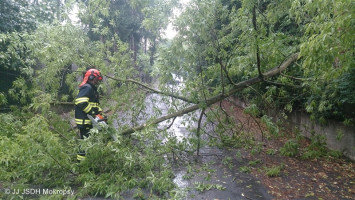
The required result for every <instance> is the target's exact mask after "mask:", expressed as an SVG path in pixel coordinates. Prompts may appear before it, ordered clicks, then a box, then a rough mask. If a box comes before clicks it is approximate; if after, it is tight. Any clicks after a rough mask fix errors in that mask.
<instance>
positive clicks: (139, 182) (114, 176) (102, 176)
mask: <svg viewBox="0 0 355 200" xmlns="http://www.w3.org/2000/svg"><path fill="white" fill-rule="evenodd" d="M0 117H1V120H0V138H1V139H0V149H1V152H2V153H1V154H0V160H1V163H0V180H1V184H2V186H3V187H4V188H5V189H11V190H20V191H21V190H23V189H26V188H27V189H28V188H50V189H60V190H63V189H66V190H73V191H74V195H67V196H63V195H50V196H48V195H47V196H43V195H34V196H26V195H22V194H10V195H6V194H3V193H1V194H0V198H1V199H23V198H25V199H26V198H57V199H58V198H59V199H61V198H65V199H77V198H80V197H85V196H103V197H110V198H114V199H120V198H121V194H122V193H123V192H125V191H127V190H135V191H137V192H136V193H135V196H139V197H142V196H144V195H146V198H147V197H148V196H149V197H150V198H160V199H164V198H168V197H171V198H174V195H177V194H179V193H178V192H177V190H176V188H175V184H174V183H173V181H172V180H173V177H174V176H173V173H172V170H171V164H170V162H169V160H172V149H171V145H172V144H170V145H164V142H163V140H164V141H169V137H168V135H167V134H166V133H165V132H160V133H159V134H158V133H157V132H156V130H155V129H154V130H153V129H146V130H144V131H142V132H139V133H136V134H133V135H131V136H122V135H119V134H118V133H117V130H115V129H113V128H110V127H108V126H107V127H103V130H101V131H100V132H99V131H97V129H92V130H91V136H90V137H88V138H86V139H85V140H82V141H78V140H77V137H76V134H77V133H76V130H72V129H71V128H70V126H69V123H68V122H67V121H63V120H61V119H60V117H59V116H58V115H56V114H54V113H52V112H48V113H46V114H45V115H40V114H33V113H30V112H19V113H18V114H15V113H12V114H0ZM111 134H115V135H116V136H117V138H118V139H117V141H113V140H112V139H111V137H110V135H111ZM172 141H175V143H176V144H175V145H174V146H175V147H181V149H186V147H185V146H184V145H181V144H179V145H178V144H177V143H178V142H177V141H176V140H172ZM170 143H171V142H170ZM79 145H80V146H81V148H82V149H85V150H86V152H87V157H86V159H85V160H84V161H82V162H81V163H78V162H77V161H76V153H77V152H78V147H79ZM178 151H179V149H178V148H177V149H175V152H178ZM140 191H147V192H146V193H145V194H143V193H142V192H140Z"/></svg>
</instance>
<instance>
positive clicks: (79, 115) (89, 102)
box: [75, 83, 102, 128]
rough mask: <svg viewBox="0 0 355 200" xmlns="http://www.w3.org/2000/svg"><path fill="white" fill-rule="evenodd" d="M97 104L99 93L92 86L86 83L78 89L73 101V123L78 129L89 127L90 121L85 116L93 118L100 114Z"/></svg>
mask: <svg viewBox="0 0 355 200" xmlns="http://www.w3.org/2000/svg"><path fill="white" fill-rule="evenodd" d="M99 104H100V102H99V93H98V92H97V88H96V87H95V86H94V85H91V84H90V83H86V84H85V85H83V86H81V87H80V88H79V94H78V96H77V97H76V99H75V123H76V124H77V126H78V128H81V127H84V126H85V125H86V126H91V121H90V119H89V118H88V117H87V114H90V115H91V116H93V117H94V118H95V115H97V114H99V113H100V112H102V109H101V108H100V106H99Z"/></svg>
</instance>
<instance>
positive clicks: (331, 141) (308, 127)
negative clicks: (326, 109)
mask: <svg viewBox="0 0 355 200" xmlns="http://www.w3.org/2000/svg"><path fill="white" fill-rule="evenodd" d="M287 123H288V125H289V128H292V129H296V128H297V129H299V130H300V131H301V134H303V135H304V136H306V137H308V138H309V137H310V136H311V132H312V131H314V132H315V133H317V134H321V135H324V136H325V137H326V139H327V147H328V148H329V149H333V150H338V151H340V152H342V153H343V154H344V156H346V157H348V158H349V159H351V160H353V161H355V127H350V126H345V125H343V124H342V123H340V122H335V121H329V123H328V124H327V125H324V126H323V125H320V124H317V123H315V122H313V121H311V120H310V119H309V116H308V115H307V114H306V113H303V112H293V113H291V114H290V115H289V118H288V120H287ZM339 133H341V134H342V135H343V136H342V137H341V138H340V139H339V140H338V139H337V135H338V134H339Z"/></svg>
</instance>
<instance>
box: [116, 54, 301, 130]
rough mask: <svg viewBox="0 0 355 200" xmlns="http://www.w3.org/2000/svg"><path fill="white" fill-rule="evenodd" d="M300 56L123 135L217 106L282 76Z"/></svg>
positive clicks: (294, 55) (296, 55)
mask: <svg viewBox="0 0 355 200" xmlns="http://www.w3.org/2000/svg"><path fill="white" fill-rule="evenodd" d="M298 55H299V54H298V53H295V54H293V55H291V56H290V57H289V58H288V59H287V60H285V61H284V62H283V63H282V64H281V65H280V66H277V67H275V68H273V69H271V70H270V71H268V72H266V73H263V76H262V77H260V76H257V77H254V78H251V79H249V80H246V81H242V82H240V83H237V84H234V86H233V88H232V89H231V90H229V91H227V92H225V93H224V94H219V95H216V96H214V97H211V98H209V99H207V100H205V101H200V102H199V103H198V104H195V105H192V106H189V107H187V108H184V109H182V110H179V111H177V112H175V113H172V114H169V115H166V116H163V117H160V118H158V119H154V120H151V121H149V120H148V122H146V123H145V124H143V125H140V126H136V127H133V128H129V129H126V130H124V131H122V134H123V135H129V134H132V133H134V132H136V131H139V130H142V129H144V128H145V127H147V126H150V125H153V124H158V123H160V122H163V121H165V120H168V119H171V118H174V117H177V116H182V115H184V114H187V113H190V112H193V111H195V110H198V109H199V108H200V107H201V105H202V104H205V105H206V106H211V105H213V104H215V103H217V102H219V101H221V100H223V99H225V98H227V97H229V96H231V95H233V94H235V93H236V92H238V91H240V90H243V89H244V88H246V87H249V86H250V85H254V84H256V83H259V82H261V81H263V79H266V78H270V77H273V76H275V75H278V74H280V73H281V72H282V71H284V70H285V69H287V67H289V66H290V65H291V64H292V63H293V62H295V61H296V60H297V59H298ZM169 96H172V95H169ZM172 97H174V96H172Z"/></svg>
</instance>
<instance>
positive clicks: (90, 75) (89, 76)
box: [79, 69, 102, 87]
mask: <svg viewBox="0 0 355 200" xmlns="http://www.w3.org/2000/svg"><path fill="white" fill-rule="evenodd" d="M95 77H98V78H99V80H100V81H101V80H102V76H101V73H100V71H99V70H97V69H89V70H88V71H86V73H85V76H84V79H83V81H82V82H81V84H80V85H79V87H81V86H83V85H84V84H85V83H86V82H87V81H88V80H94V79H95Z"/></svg>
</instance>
